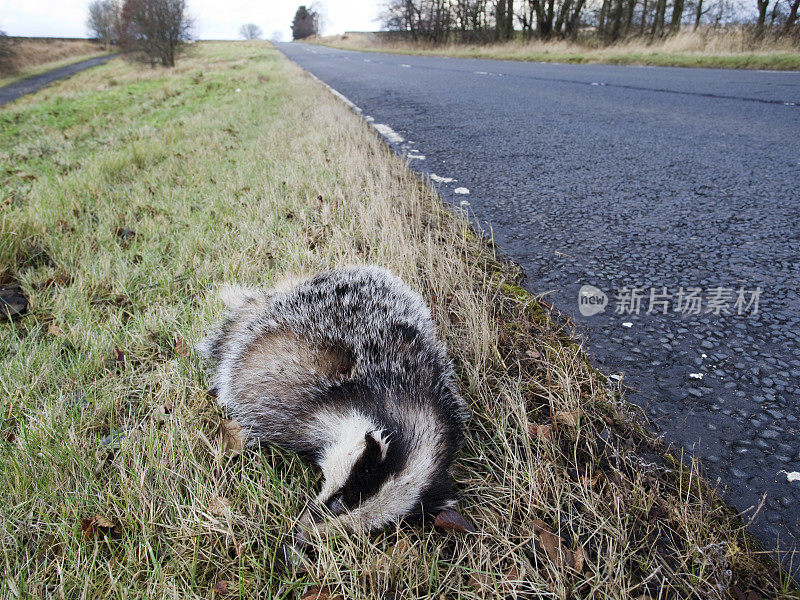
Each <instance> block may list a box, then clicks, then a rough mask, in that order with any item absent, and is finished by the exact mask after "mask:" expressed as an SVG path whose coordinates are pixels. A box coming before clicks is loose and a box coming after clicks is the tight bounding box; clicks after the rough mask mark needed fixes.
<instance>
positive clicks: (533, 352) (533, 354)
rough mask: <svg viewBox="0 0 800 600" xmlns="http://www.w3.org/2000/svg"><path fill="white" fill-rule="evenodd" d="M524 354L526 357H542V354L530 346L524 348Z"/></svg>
mask: <svg viewBox="0 0 800 600" xmlns="http://www.w3.org/2000/svg"><path fill="white" fill-rule="evenodd" d="M525 356H527V357H528V358H533V359H536V358H542V355H541V354H540V353H539V352H538V351H537V350H534V349H533V348H530V349H529V350H526V351H525Z"/></svg>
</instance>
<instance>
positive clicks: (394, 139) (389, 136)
mask: <svg viewBox="0 0 800 600" xmlns="http://www.w3.org/2000/svg"><path fill="white" fill-rule="evenodd" d="M372 126H373V127H374V128H375V129H376V130H377V131H378V133H380V134H381V135H382V136H383V137H384V138H385V139H386V141H388V142H391V143H393V144H399V143H400V142H402V141H403V136H401V135H400V134H399V133H397V132H396V131H395V130H394V129H392V128H391V127H389V126H388V125H386V124H384V123H373V124H372Z"/></svg>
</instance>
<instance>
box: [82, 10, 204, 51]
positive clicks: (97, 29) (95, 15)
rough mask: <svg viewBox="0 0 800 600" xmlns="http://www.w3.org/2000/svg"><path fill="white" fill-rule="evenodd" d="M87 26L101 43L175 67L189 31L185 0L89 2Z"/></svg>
mask: <svg viewBox="0 0 800 600" xmlns="http://www.w3.org/2000/svg"><path fill="white" fill-rule="evenodd" d="M86 25H87V27H88V28H89V31H90V32H91V34H92V36H93V37H94V38H95V39H97V40H99V41H101V42H103V43H104V44H112V45H118V46H119V48H120V50H122V51H123V52H124V53H126V54H127V55H128V56H129V57H131V58H133V59H135V60H138V61H141V62H144V63H148V64H150V65H153V66H155V65H161V66H164V67H172V66H174V65H175V60H176V59H177V57H178V55H179V54H180V52H181V51H182V50H183V48H184V46H185V44H186V42H188V41H189V40H190V39H191V29H192V22H191V19H190V18H189V15H188V10H187V5H186V0H124V1H123V2H119V1H118V0H92V2H91V3H90V4H89V15H88V18H87V21H86Z"/></svg>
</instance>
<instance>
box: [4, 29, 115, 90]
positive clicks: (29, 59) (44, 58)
mask: <svg viewBox="0 0 800 600" xmlns="http://www.w3.org/2000/svg"><path fill="white" fill-rule="evenodd" d="M9 47H10V49H11V50H12V51H13V52H14V58H13V59H12V60H11V61H10V63H9V69H8V70H7V71H6V72H5V73H3V72H0V87H3V86H4V85H8V84H9V83H14V82H15V81H20V80H22V79H27V78H28V77H32V76H33V75H38V74H40V73H44V72H45V71H49V70H51V69H57V68H58V67H65V66H67V65H71V64H72V63H76V62H78V61H81V60H86V59H87V58H93V57H95V56H102V55H104V54H108V53H109V51H108V50H107V49H105V48H103V47H102V46H100V44H97V43H95V42H92V41H90V40H72V39H58V38H53V39H48V38H10V40H9Z"/></svg>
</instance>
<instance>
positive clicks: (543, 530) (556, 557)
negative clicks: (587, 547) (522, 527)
mask: <svg viewBox="0 0 800 600" xmlns="http://www.w3.org/2000/svg"><path fill="white" fill-rule="evenodd" d="M533 533H534V534H535V538H534V539H535V540H536V542H537V543H538V544H539V546H541V548H542V549H543V550H544V552H545V554H547V557H548V558H549V559H550V561H551V562H552V563H553V564H555V565H556V566H558V567H562V566H564V565H566V566H568V567H574V566H575V559H574V557H573V555H572V552H570V550H569V549H568V548H566V547H565V546H564V544H563V543H562V542H561V538H560V537H558V536H557V535H555V534H554V533H553V532H552V531H550V529H549V528H548V527H547V524H546V523H545V522H544V521H541V520H539V519H534V521H533Z"/></svg>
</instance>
